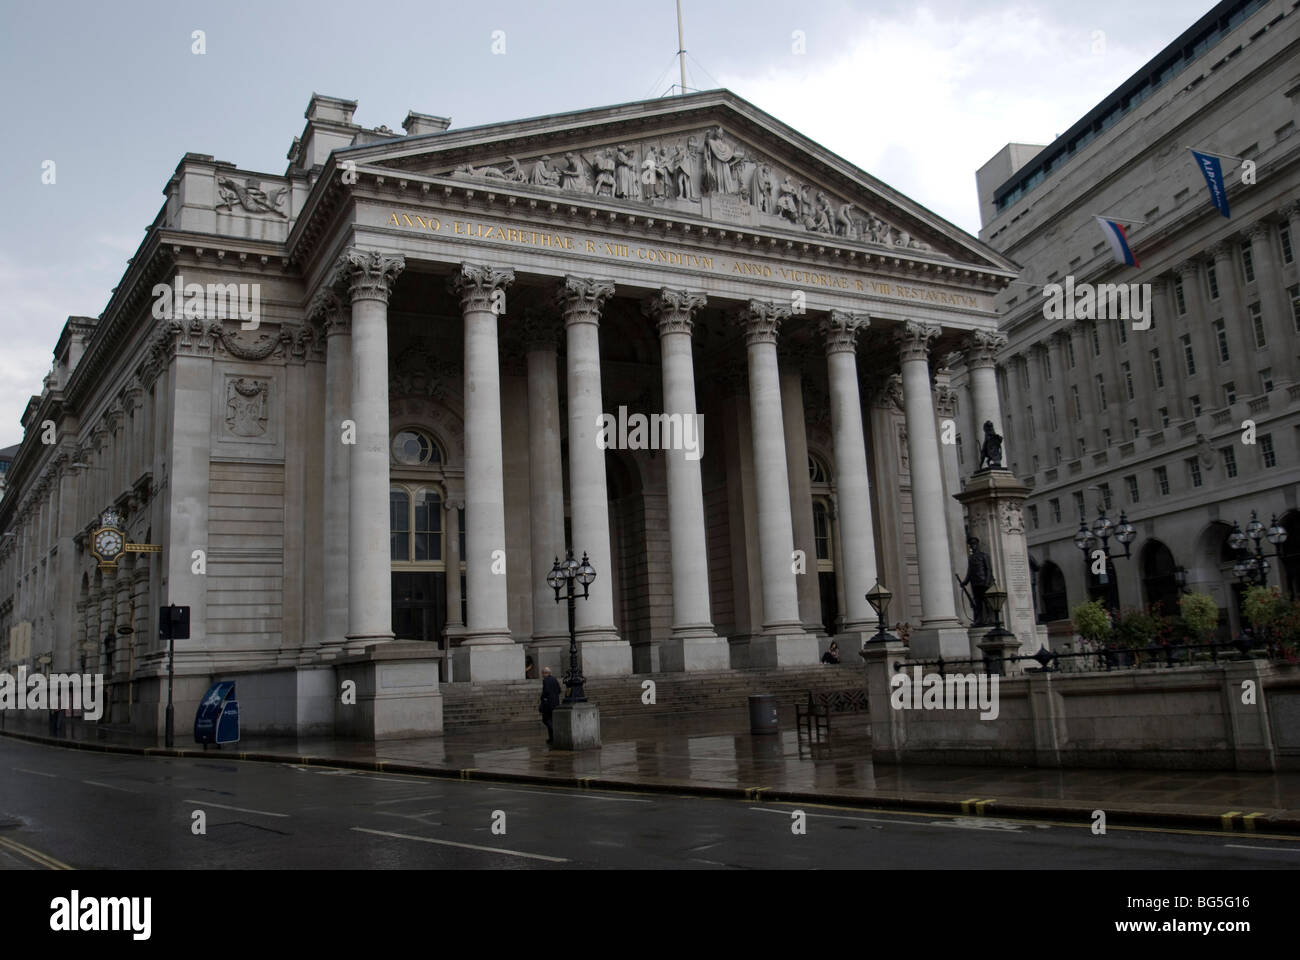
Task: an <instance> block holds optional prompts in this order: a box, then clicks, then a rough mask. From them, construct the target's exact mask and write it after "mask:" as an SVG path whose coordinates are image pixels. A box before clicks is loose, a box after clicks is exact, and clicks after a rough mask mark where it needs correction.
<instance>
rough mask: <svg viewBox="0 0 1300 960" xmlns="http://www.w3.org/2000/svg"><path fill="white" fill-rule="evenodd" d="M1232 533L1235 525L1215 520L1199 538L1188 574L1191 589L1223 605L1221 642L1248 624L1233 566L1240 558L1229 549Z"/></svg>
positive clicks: (1218, 634)
mask: <svg viewBox="0 0 1300 960" xmlns="http://www.w3.org/2000/svg"><path fill="white" fill-rule="evenodd" d="M1230 533H1232V526H1231V524H1228V523H1224V522H1223V521H1222V520H1215V521H1213V522H1212V523H1209V524H1207V525H1206V527H1205V529H1204V530H1202V531H1201V534H1200V536H1199V537H1197V538H1196V550H1195V552H1194V554H1193V555H1192V567H1191V569H1190V570H1188V574H1187V580H1188V583H1187V586H1188V589H1189V590H1191V591H1193V592H1196V593H1205V594H1209V595H1210V596H1212V597H1213V598H1214V599H1215V602H1216V603H1218V605H1219V628H1218V631H1217V633H1216V636H1217V638H1218V639H1219V640H1223V641H1226V640H1228V639H1230V638H1231V637H1232V635H1233V633H1234V632H1235V631H1237V630H1240V629H1241V627H1240V624H1241V623H1243V622H1244V619H1243V618H1242V616H1241V613H1240V610H1241V602H1242V591H1241V589H1240V584H1237V583H1236V582H1235V579H1236V578H1235V575H1234V574H1233V572H1232V565H1233V564H1234V563H1235V562H1236V560H1237V555H1236V553H1235V552H1234V551H1233V549H1232V548H1231V547H1230V546H1228V535H1229V534H1230Z"/></svg>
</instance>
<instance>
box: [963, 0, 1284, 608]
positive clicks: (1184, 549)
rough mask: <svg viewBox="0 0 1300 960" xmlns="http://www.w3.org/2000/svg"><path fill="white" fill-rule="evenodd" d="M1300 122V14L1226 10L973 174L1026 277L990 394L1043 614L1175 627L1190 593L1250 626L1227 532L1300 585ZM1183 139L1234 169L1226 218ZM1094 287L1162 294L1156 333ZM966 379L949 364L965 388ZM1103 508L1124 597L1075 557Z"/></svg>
mask: <svg viewBox="0 0 1300 960" xmlns="http://www.w3.org/2000/svg"><path fill="white" fill-rule="evenodd" d="M1297 125H1300V9H1298V5H1297V4H1295V3H1294V2H1293V0H1270V2H1262V0H1241V2H1237V0H1225V2H1223V3H1220V4H1218V5H1217V6H1216V7H1215V8H1214V9H1213V10H1211V11H1210V12H1209V13H1208V14H1206V15H1205V16H1204V17H1202V18H1201V19H1200V20H1198V21H1197V22H1196V23H1195V24H1194V25H1192V26H1191V27H1190V28H1189V29H1188V30H1187V31H1186V32H1185V33H1183V34H1182V35H1181V36H1179V37H1178V38H1177V39H1176V40H1174V42H1173V43H1171V44H1170V45H1169V46H1168V47H1166V48H1165V49H1164V50H1162V51H1161V52H1160V53H1159V54H1158V55H1157V56H1156V57H1154V58H1153V59H1152V60H1151V61H1150V62H1149V63H1148V64H1146V66H1144V67H1143V68H1142V69H1141V70H1139V71H1138V72H1137V73H1135V74H1134V75H1133V76H1132V77H1131V78H1129V80H1127V81H1126V82H1125V83H1124V84H1123V85H1121V86H1120V87H1119V88H1118V89H1116V90H1115V91H1114V92H1113V93H1111V94H1110V95H1109V96H1108V97H1106V98H1105V99H1104V100H1103V101H1102V102H1101V103H1099V104H1097V106H1096V107H1094V108H1093V109H1092V110H1090V111H1089V112H1088V113H1087V115H1085V116H1084V117H1082V118H1081V119H1080V120H1079V121H1078V122H1077V123H1075V124H1074V125H1073V126H1072V127H1071V128H1070V129H1069V130H1067V131H1066V132H1065V133H1064V134H1062V135H1061V136H1060V137H1058V138H1057V139H1056V140H1055V141H1053V142H1052V143H1051V144H1049V145H1047V146H1044V147H1041V148H1039V149H1036V150H1034V149H1027V148H1026V145H1024V144H1009V145H1008V146H1007V147H1006V148H1004V149H1003V150H1002V151H1000V152H999V154H998V155H997V156H996V157H994V158H993V159H992V160H990V161H989V163H988V164H986V165H985V167H984V168H982V169H981V170H980V172H979V174H978V176H977V184H978V189H979V193H980V207H981V211H983V213H984V217H983V226H982V229H981V231H980V237H981V239H983V240H985V241H986V242H987V243H989V244H990V245H991V246H993V247H994V248H995V249H997V250H998V251H1000V252H1001V253H1003V254H1005V255H1006V256H1007V257H1009V258H1011V259H1012V260H1014V261H1015V262H1016V263H1018V264H1020V265H1021V266H1022V268H1023V273H1022V274H1021V276H1020V279H1019V280H1017V281H1016V282H1015V283H1013V284H1012V285H1011V286H1009V287H1008V288H1007V289H1006V290H1005V291H1003V292H1002V293H1001V294H1000V295H999V297H998V310H999V313H1000V315H1001V318H1002V319H1001V324H1000V327H1001V330H1002V331H1003V332H1004V333H1005V334H1006V336H1007V337H1008V342H1007V343H1006V345H1005V346H1003V347H1002V348H1001V350H1000V352H999V356H998V365H999V369H998V383H999V392H1000V395H1001V400H1002V409H1003V411H1004V418H1003V420H1002V423H1001V432H1003V433H1004V434H1005V436H1006V438H1007V439H1006V445H1007V450H1008V458H1009V461H1010V465H1011V468H1012V469H1013V470H1014V471H1015V472H1016V473H1017V474H1018V475H1019V476H1020V477H1021V478H1022V479H1023V480H1024V481H1025V482H1027V483H1029V484H1031V485H1032V493H1031V495H1030V498H1029V500H1028V501H1027V513H1028V516H1027V523H1026V533H1027V535H1028V537H1029V543H1030V548H1031V558H1032V561H1033V564H1034V566H1036V568H1037V587H1038V590H1037V594H1038V596H1037V604H1038V612H1039V616H1040V618H1042V619H1045V620H1047V621H1060V620H1062V619H1064V618H1067V617H1068V616H1069V611H1070V609H1071V608H1072V607H1073V606H1075V605H1076V604H1078V603H1080V602H1082V601H1084V600H1086V599H1088V598H1089V597H1090V596H1108V597H1110V599H1111V601H1112V602H1118V603H1119V604H1120V605H1122V606H1123V607H1137V606H1143V605H1149V604H1160V605H1161V606H1162V607H1163V609H1164V610H1165V612H1169V613H1172V612H1177V611H1176V609H1174V608H1175V606H1176V603H1177V599H1178V596H1179V591H1180V589H1187V590H1195V591H1202V592H1208V593H1210V594H1212V595H1213V596H1214V597H1215V598H1216V599H1217V600H1218V602H1219V606H1220V608H1221V611H1222V620H1221V624H1222V629H1223V631H1224V632H1225V633H1226V632H1228V631H1232V632H1234V633H1235V632H1236V631H1237V630H1239V629H1240V626H1241V623H1242V620H1241V614H1240V610H1239V600H1240V596H1241V594H1242V590H1243V579H1242V578H1241V577H1240V576H1239V575H1238V571H1237V569H1235V568H1236V565H1237V564H1238V562H1239V561H1241V560H1242V554H1240V553H1239V552H1238V551H1236V550H1234V549H1233V548H1232V546H1231V545H1230V543H1229V538H1230V536H1231V534H1232V532H1233V530H1234V526H1237V527H1240V528H1241V529H1242V530H1243V531H1246V530H1247V528H1248V525H1249V524H1250V523H1251V520H1252V517H1257V518H1258V520H1259V522H1260V523H1261V524H1262V525H1263V527H1264V531H1263V532H1264V535H1263V536H1262V537H1261V538H1260V540H1259V544H1260V549H1262V550H1263V552H1265V553H1266V554H1273V553H1277V552H1278V551H1279V549H1280V553H1281V556H1280V557H1274V558H1272V559H1270V560H1269V564H1270V570H1269V572H1268V577H1269V582H1270V583H1272V584H1279V583H1281V585H1282V586H1283V587H1284V588H1285V589H1287V590H1289V591H1292V592H1294V591H1296V590H1298V589H1300V512H1297V493H1298V492H1300V357H1298V354H1300V349H1298V348H1300V265H1298V263H1297V243H1300V202H1298V201H1300V135H1297V133H1298V131H1297ZM1189 148H1196V149H1197V150H1200V151H1203V152H1207V153H1214V154H1218V155H1222V156H1223V159H1222V160H1221V164H1222V169H1223V172H1224V174H1225V176H1226V183H1227V200H1228V204H1229V212H1230V214H1231V216H1230V217H1227V218H1225V217H1224V216H1223V215H1222V214H1221V213H1220V211H1219V210H1218V209H1217V208H1216V207H1215V206H1214V205H1213V204H1212V203H1211V200H1210V194H1209V190H1208V187H1207V183H1206V180H1205V178H1204V177H1203V176H1202V173H1201V170H1200V169H1199V168H1198V166H1197V163H1196V160H1195V158H1194V157H1193V154H1192V152H1191V150H1189ZM1098 216H1105V217H1113V218H1117V219H1118V220H1119V221H1120V222H1121V223H1122V224H1124V225H1125V226H1126V228H1127V235H1128V241H1129V244H1130V246H1131V249H1132V251H1133V254H1134V255H1135V257H1136V259H1137V261H1138V265H1137V266H1131V267H1130V266H1125V265H1121V264H1117V263H1116V262H1115V259H1114V258H1113V257H1112V254H1111V251H1110V249H1109V247H1108V244H1107V241H1106V238H1105V236H1104V234H1103V232H1102V229H1101V227H1100V226H1099V224H1098V222H1097V221H1096V219H1095V218H1096V217H1098ZM1101 284H1115V285H1119V286H1118V288H1117V290H1123V291H1124V292H1130V293H1137V294H1138V295H1139V296H1141V297H1143V298H1144V299H1145V295H1146V294H1147V293H1148V292H1149V294H1150V308H1151V309H1150V326H1149V327H1146V326H1145V323H1144V321H1142V320H1139V319H1136V318H1133V317H1131V316H1128V315H1126V316H1124V317H1119V316H1117V315H1116V314H1118V313H1122V312H1123V307H1124V304H1123V303H1119V302H1117V301H1116V300H1112V299H1111V297H1110V296H1109V292H1108V291H1104V290H1103V291H1102V293H1103V294H1104V295H1103V296H1098V297H1097V302H1096V303H1095V304H1093V305H1091V306H1089V305H1088V304H1087V303H1086V302H1085V301H1084V300H1082V299H1081V298H1082V297H1083V296H1084V293H1083V291H1084V290H1085V289H1088V288H1091V289H1093V291H1094V292H1096V290H1095V285H1101ZM1128 285H1137V287H1136V288H1134V287H1129V286H1128ZM1071 290H1073V291H1074V296H1073V298H1070V306H1071V307H1077V308H1078V309H1070V310H1068V311H1066V312H1065V314H1064V315H1061V311H1058V309H1057V304H1056V303H1054V302H1053V301H1054V299H1055V297H1056V294H1057V293H1058V291H1059V292H1060V293H1061V294H1063V295H1065V296H1066V297H1068V295H1069V292H1070V291H1071ZM1103 301H1104V303H1103ZM1128 306H1129V307H1130V308H1131V307H1132V303H1131V302H1130V303H1129V304H1128ZM1129 313H1130V314H1131V313H1132V310H1131V309H1130V311H1129ZM967 379H968V377H967V373H966V371H964V370H957V371H955V372H954V383H955V384H956V385H957V387H958V389H959V395H964V393H965V391H964V388H965V387H966V386H967ZM968 409H969V408H968ZM977 426H978V425H977V423H976V422H975V421H974V418H973V417H970V416H967V417H966V418H965V420H964V422H963V423H962V431H963V433H965V434H968V435H969V434H970V433H974V432H975V431H976V430H977ZM1099 511H1104V512H1105V514H1106V516H1107V518H1108V519H1110V520H1112V521H1115V522H1118V521H1119V519H1120V517H1121V515H1123V516H1124V517H1125V518H1126V519H1127V520H1128V521H1130V522H1131V523H1132V524H1133V525H1134V527H1135V531H1136V536H1135V538H1134V540H1133V542H1132V544H1131V547H1130V551H1131V556H1129V557H1127V558H1124V559H1116V560H1114V562H1113V567H1112V570H1113V576H1112V577H1109V578H1108V579H1110V580H1111V581H1112V582H1111V583H1110V584H1108V585H1103V584H1102V583H1101V582H1100V577H1097V576H1094V575H1093V573H1092V567H1091V565H1090V564H1088V563H1086V562H1085V557H1084V554H1083V552H1082V551H1081V550H1080V548H1079V547H1077V546H1076V542H1075V540H1076V534H1077V533H1078V532H1079V529H1080V524H1081V522H1083V523H1085V524H1087V525H1088V526H1089V527H1090V528H1091V527H1092V526H1093V525H1094V524H1095V523H1096V521H1097V518H1098V514H1099ZM1275 518H1276V522H1277V524H1278V525H1279V526H1280V527H1281V528H1283V529H1284V530H1285V531H1286V532H1287V534H1288V537H1287V539H1286V541H1285V542H1284V543H1282V544H1281V545H1280V548H1279V547H1276V546H1274V545H1272V544H1270V543H1269V537H1268V535H1267V531H1268V529H1269V528H1270V527H1272V525H1273V523H1274V519H1275ZM1274 539H1276V533H1275V534H1274ZM1109 548H1110V552H1111V554H1112V556H1114V555H1116V554H1118V555H1119V556H1120V557H1123V554H1124V548H1123V547H1122V546H1120V544H1119V543H1118V541H1117V540H1116V539H1115V538H1114V537H1112V538H1111V539H1110V541H1109ZM1251 552H1252V553H1254V550H1253V549H1252V551H1251ZM1116 587H1117V594H1116V593H1114V592H1113V591H1114V590H1115V588H1116Z"/></svg>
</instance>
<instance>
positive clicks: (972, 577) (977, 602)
mask: <svg viewBox="0 0 1300 960" xmlns="http://www.w3.org/2000/svg"><path fill="white" fill-rule="evenodd" d="M991 427H992V424H985V429H989V428H991ZM966 547H967V549H969V550H970V559H969V560H967V561H966V576H965V577H963V578H962V580H961V585H962V586H963V587H964V586H966V585H967V584H969V585H970V589H971V594H972V597H971V606H972V607H974V608H975V609H974V622H973V623H971V626H972V627H988V626H992V622H991V621H990V620H989V615H988V604H987V603H986V602H985V600H984V594H986V593H988V589H989V585H990V584H991V583H992V582H993V564H992V563H991V562H989V555H988V554H987V553H985V552H984V551H983V550H981V549H980V541H979V537H967V538H966Z"/></svg>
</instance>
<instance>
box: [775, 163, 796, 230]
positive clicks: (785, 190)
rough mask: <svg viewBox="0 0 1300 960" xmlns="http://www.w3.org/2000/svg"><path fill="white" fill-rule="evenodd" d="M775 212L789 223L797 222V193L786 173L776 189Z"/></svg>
mask: <svg viewBox="0 0 1300 960" xmlns="http://www.w3.org/2000/svg"><path fill="white" fill-rule="evenodd" d="M776 212H777V214H778V215H779V216H782V217H785V218H786V219H787V220H789V221H790V222H791V223H798V222H799V195H798V193H796V192H795V185H794V181H793V180H791V179H790V174H788V173H787V174H786V175H785V179H784V180H782V181H781V185H780V186H779V187H777V189H776Z"/></svg>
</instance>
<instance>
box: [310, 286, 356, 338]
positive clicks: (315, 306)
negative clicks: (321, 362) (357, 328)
mask: <svg viewBox="0 0 1300 960" xmlns="http://www.w3.org/2000/svg"><path fill="white" fill-rule="evenodd" d="M307 319H308V320H310V321H311V322H312V323H315V324H316V325H318V326H319V327H321V328H322V329H323V330H324V331H325V336H326V337H332V336H334V335H335V334H347V333H348V332H350V329H351V327H350V324H351V321H352V317H351V316H350V314H349V311H348V310H347V309H346V304H344V302H343V298H342V297H340V296H339V294H338V290H336V289H335V288H334V287H333V286H330V285H328V284H327V285H325V286H322V287H320V288H319V289H318V290H317V291H316V293H315V295H314V296H313V297H312V298H311V302H310V303H309V304H308V305H307Z"/></svg>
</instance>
